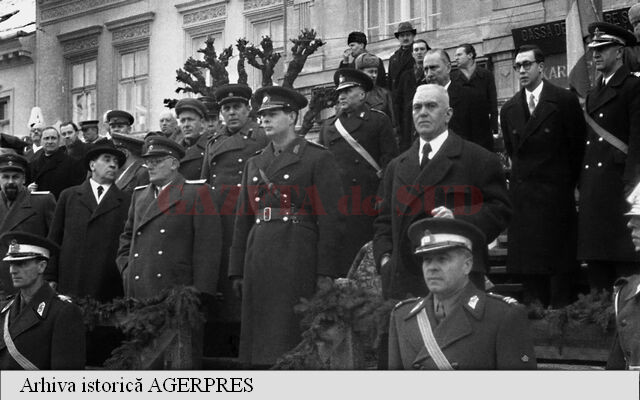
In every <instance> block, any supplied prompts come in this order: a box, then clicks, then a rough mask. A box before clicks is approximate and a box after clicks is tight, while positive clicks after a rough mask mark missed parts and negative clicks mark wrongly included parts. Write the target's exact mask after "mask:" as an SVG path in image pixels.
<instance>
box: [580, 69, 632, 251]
mask: <svg viewBox="0 0 640 400" xmlns="http://www.w3.org/2000/svg"><path fill="white" fill-rule="evenodd" d="M586 112H587V114H588V115H589V116H590V117H591V118H592V119H593V120H594V121H595V122H597V123H598V124H599V125H600V126H601V127H602V128H604V129H606V130H607V131H608V132H609V133H611V134H612V135H614V136H615V137H617V138H618V139H619V140H621V141H622V142H624V143H626V144H627V145H628V146H629V149H628V154H627V155H625V154H624V153H623V152H622V151H620V150H618V149H616V148H615V147H613V146H612V145H611V144H609V143H608V142H607V141H606V140H604V139H602V138H601V137H600V136H598V135H597V134H596V133H595V132H594V131H593V129H591V128H588V131H587V140H586V150H585V155H584V161H583V165H582V173H581V176H580V183H579V185H580V186H579V188H580V210H579V214H578V258H579V259H581V260H598V261H616V262H632V261H640V255H638V253H636V252H635V250H634V246H633V243H632V242H631V235H629V229H628V228H627V222H628V217H626V216H625V215H624V214H625V213H626V212H627V211H629V204H627V202H626V201H625V198H626V194H628V192H630V191H631V190H632V188H633V186H634V185H635V184H636V183H637V182H638V178H640V78H638V77H636V76H634V75H631V73H630V72H629V69H628V68H627V67H626V66H622V67H621V68H620V69H618V71H616V73H615V74H614V75H613V76H612V77H611V80H610V81H609V83H608V84H607V85H604V86H603V87H602V88H598V87H596V88H594V89H593V90H592V91H591V92H589V95H588V96H587V104H586Z"/></svg>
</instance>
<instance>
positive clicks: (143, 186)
mask: <svg viewBox="0 0 640 400" xmlns="http://www.w3.org/2000/svg"><path fill="white" fill-rule="evenodd" d="M147 186H149V185H141V186H136V187H135V188H134V189H133V190H134V191H135V190H140V189H145V188H146V187H147Z"/></svg>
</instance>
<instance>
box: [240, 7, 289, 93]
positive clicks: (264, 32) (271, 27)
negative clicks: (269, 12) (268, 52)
mask: <svg viewBox="0 0 640 400" xmlns="http://www.w3.org/2000/svg"><path fill="white" fill-rule="evenodd" d="M252 28H253V44H254V45H255V46H256V47H259V46H260V41H261V40H262V38H263V37H264V36H269V37H270V38H271V41H272V42H273V51H274V53H280V54H282V55H283V57H284V54H283V52H284V19H283V18H282V17H277V18H275V19H270V20H262V21H254V22H253V23H252ZM283 61H284V59H281V60H280V61H279V62H278V63H277V64H276V66H275V70H274V73H273V76H272V79H273V80H274V82H275V81H276V80H277V79H278V78H280V77H282V76H283V75H284V67H283V64H284V62H283ZM250 70H251V71H253V72H254V75H253V79H251V80H250V81H249V82H250V83H251V82H252V83H253V85H252V86H253V87H256V88H258V87H260V86H262V72H261V71H258V70H256V69H255V68H250ZM247 72H249V71H247Z"/></svg>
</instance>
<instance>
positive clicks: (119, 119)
mask: <svg viewBox="0 0 640 400" xmlns="http://www.w3.org/2000/svg"><path fill="white" fill-rule="evenodd" d="M133 121H134V118H133V115H131V114H129V113H128V112H126V111H123V110H111V111H109V112H108V113H107V123H108V124H126V125H133Z"/></svg>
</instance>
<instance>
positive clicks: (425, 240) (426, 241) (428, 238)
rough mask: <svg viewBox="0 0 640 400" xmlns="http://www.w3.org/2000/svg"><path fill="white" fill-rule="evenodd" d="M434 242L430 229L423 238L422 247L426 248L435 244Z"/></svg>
mask: <svg viewBox="0 0 640 400" xmlns="http://www.w3.org/2000/svg"><path fill="white" fill-rule="evenodd" d="M434 241H435V238H434V237H433V235H432V234H431V232H430V231H429V230H428V229H426V230H425V231H424V235H423V236H422V239H420V245H421V246H426V245H428V244H431V243H433V242H434Z"/></svg>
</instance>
